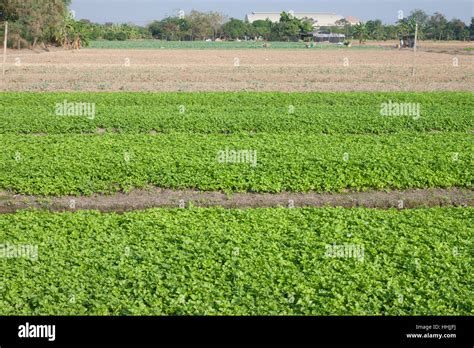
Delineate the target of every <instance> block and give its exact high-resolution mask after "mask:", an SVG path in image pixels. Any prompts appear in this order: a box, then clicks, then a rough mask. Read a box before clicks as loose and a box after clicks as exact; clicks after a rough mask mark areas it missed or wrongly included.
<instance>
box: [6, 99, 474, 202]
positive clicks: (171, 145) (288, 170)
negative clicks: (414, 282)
mask: <svg viewBox="0 0 474 348" xmlns="http://www.w3.org/2000/svg"><path fill="white" fill-rule="evenodd" d="M63 100H67V101H68V102H74V101H76V102H87V103H93V104H95V106H96V107H97V113H96V114H95V115H94V117H85V116H58V115H56V114H55V107H56V104H58V103H59V104H61V103H62V101H63ZM389 100H390V101H392V102H396V101H398V102H404V101H411V102H414V103H420V105H421V112H420V114H419V116H416V117H411V116H381V115H380V105H381V103H383V102H387V101H389ZM441 100H442V103H441ZM1 103H2V104H1V106H2V107H3V109H4V110H5V112H4V113H3V114H2V116H0V117H1V119H2V121H5V122H2V123H1V125H0V132H1V134H0V141H1V143H2V145H3V149H4V151H2V153H1V154H0V159H1V161H0V189H3V190H11V191H14V192H18V193H25V194H42V195H67V194H74V195H79V194H91V193H94V192H97V193H111V192H117V191H129V190H131V189H133V188H143V187H146V186H148V185H154V186H158V187H163V188H171V189H183V188H190V189H194V188H196V189H200V190H223V191H226V192H236V191H238V192H242V191H249V192H282V191H295V192H306V191H320V192H335V191H343V190H346V189H350V190H355V191H363V190H368V189H406V188H430V187H440V188H445V187H468V188H469V187H471V186H472V173H471V171H470V168H471V166H472V149H473V146H472V145H473V144H472V134H471V130H472V128H473V118H472V114H471V111H472V106H473V98H472V95H470V94H468V93H444V94H443V95H441V94H437V93H434V94H410V93H402V94H400V93H391V94H387V93H385V94H383V93H379V94H372V93H359V94H331V93H329V94H286V95H285V94H278V93H277V94H272V93H268V94H238V93H236V94H225V93H217V94H160V95H156V94H100V95H97V94H14V93H13V94H5V95H4V98H2V102H1ZM98 133H100V134H98ZM242 150H245V151H249V152H251V153H253V154H254V158H253V160H251V161H247V162H245V163H244V162H236V161H233V162H232V161H225V162H224V163H223V161H219V155H220V154H221V153H223V152H225V153H229V151H242Z"/></svg>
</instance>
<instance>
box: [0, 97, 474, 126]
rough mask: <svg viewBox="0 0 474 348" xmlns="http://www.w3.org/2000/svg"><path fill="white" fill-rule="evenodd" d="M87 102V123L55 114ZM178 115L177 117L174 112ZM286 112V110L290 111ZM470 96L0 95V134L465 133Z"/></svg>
mask: <svg viewBox="0 0 474 348" xmlns="http://www.w3.org/2000/svg"><path fill="white" fill-rule="evenodd" d="M64 100H66V101H68V102H88V103H95V112H96V115H95V117H94V119H88V118H87V117H67V116H66V117H65V116H56V115H55V111H56V104H63V102H64ZM389 100H391V101H392V102H394V103H395V102H399V103H405V102H409V103H419V104H420V110H421V113H420V118H419V119H416V120H415V119H413V117H410V116H401V117H397V116H381V115H380V109H381V104H382V103H386V102H388V101H389ZM180 105H183V106H184V107H185V113H183V114H180V113H179V106H180ZM290 106H293V108H291V107H290ZM473 108H474V98H473V97H472V94H471V93H468V92H466V93H463V92H434V93H364V92H362V93H3V94H2V97H1V98H0V109H1V110H2V113H0V134H16V133H19V134H30V133H47V134H62V133H95V132H96V130H97V128H105V129H107V130H110V131H115V132H120V133H148V132H150V131H152V130H154V131H157V132H159V133H173V132H184V133H200V134H236V133H242V132H245V133H251V132H252V133H261V132H266V133H279V134H287V133H296V134H309V135H311V134H312V135H317V134H394V133H426V132H466V133H468V132H470V131H471V130H472V129H473V128H474V118H473V117H472V109H473Z"/></svg>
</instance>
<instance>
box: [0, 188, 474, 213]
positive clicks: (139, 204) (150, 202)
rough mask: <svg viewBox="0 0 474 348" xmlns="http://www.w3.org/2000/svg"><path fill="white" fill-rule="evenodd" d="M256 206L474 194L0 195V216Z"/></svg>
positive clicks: (466, 200) (455, 201) (466, 202)
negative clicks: (36, 211) (37, 211)
mask: <svg viewBox="0 0 474 348" xmlns="http://www.w3.org/2000/svg"><path fill="white" fill-rule="evenodd" d="M190 205H194V206H199V207H216V206H220V207H223V208H259V207H289V208H291V207H325V206H328V207H347V208H349V207H367V208H379V209H388V208H398V209H404V208H418V207H437V206H462V207H474V191H473V190H469V189H460V188H451V189H424V190H406V191H390V192H382V191H369V192H347V193H314V192H310V193H290V192H285V193H277V194H271V193H234V194H231V195H227V194H225V193H222V192H201V191H193V190H183V191H172V190H165V189H159V188H150V189H146V190H134V191H132V192H130V193H126V194H125V193H118V194H115V195H98V194H96V195H93V196H90V197H73V196H71V197H41V196H26V195H16V194H13V193H8V192H0V213H3V214H5V213H13V212H16V211H18V210H23V209H31V208H34V209H46V210H50V211H76V210H99V211H102V212H113V211H114V212H125V211H131V210H141V209H147V208H156V207H174V208H185V207H189V206H190Z"/></svg>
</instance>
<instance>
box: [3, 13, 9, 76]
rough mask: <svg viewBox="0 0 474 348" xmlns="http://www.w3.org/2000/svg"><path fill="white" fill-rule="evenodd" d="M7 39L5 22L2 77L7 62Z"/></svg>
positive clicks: (6, 23)
mask: <svg viewBox="0 0 474 348" xmlns="http://www.w3.org/2000/svg"><path fill="white" fill-rule="evenodd" d="M7 37H8V22H7V21H5V38H4V39H3V65H2V70H3V75H5V65H6V62H7Z"/></svg>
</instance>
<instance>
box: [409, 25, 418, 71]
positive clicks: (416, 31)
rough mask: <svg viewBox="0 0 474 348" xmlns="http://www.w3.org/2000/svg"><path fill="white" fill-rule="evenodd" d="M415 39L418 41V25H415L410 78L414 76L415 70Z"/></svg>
mask: <svg viewBox="0 0 474 348" xmlns="http://www.w3.org/2000/svg"><path fill="white" fill-rule="evenodd" d="M417 39H418V23H416V25H415V42H414V44H413V68H412V71H411V76H415V72H416V68H415V64H416V45H417Z"/></svg>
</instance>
